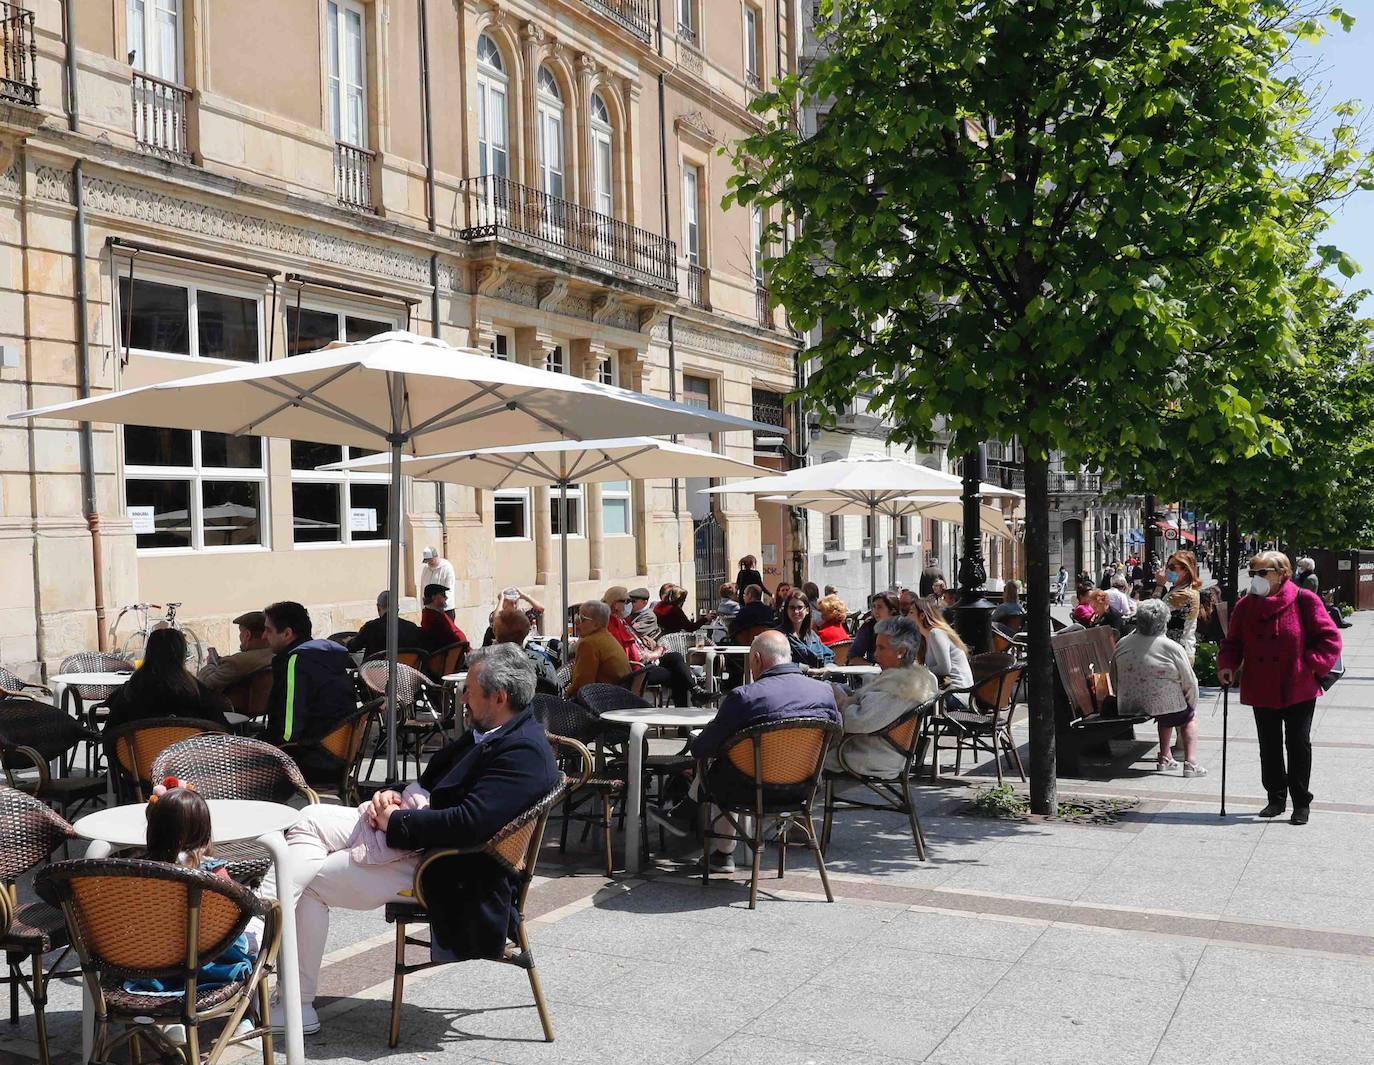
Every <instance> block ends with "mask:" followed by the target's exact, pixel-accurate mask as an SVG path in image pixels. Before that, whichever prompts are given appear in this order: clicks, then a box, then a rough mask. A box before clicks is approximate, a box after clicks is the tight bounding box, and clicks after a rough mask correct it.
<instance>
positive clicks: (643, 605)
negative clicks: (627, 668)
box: [625, 588, 663, 642]
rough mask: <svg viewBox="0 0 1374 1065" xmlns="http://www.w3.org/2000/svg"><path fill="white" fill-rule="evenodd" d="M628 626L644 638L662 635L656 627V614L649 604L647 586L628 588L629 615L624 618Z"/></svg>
mask: <svg viewBox="0 0 1374 1065" xmlns="http://www.w3.org/2000/svg"><path fill="white" fill-rule="evenodd" d="M625 620H626V621H627V622H628V623H629V625H630V628H632V629H634V630H635V632H637V633H639V635H641V636H643V637H644V638H645V639H648V640H654V641H655V642H657V640H658V638H659V637H660V636H662V635H663V632H662V630H660V629H659V627H658V615H657V614H655V613H654V611H653V608H652V607H650V606H649V589H648V588H631V589H630V616H629V617H627V618H626V619H625Z"/></svg>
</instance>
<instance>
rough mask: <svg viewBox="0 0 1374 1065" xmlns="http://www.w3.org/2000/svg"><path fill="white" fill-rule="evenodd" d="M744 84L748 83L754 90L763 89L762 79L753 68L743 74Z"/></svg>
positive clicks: (759, 90)
mask: <svg viewBox="0 0 1374 1065" xmlns="http://www.w3.org/2000/svg"><path fill="white" fill-rule="evenodd" d="M744 84H746V85H748V86H749V88H750V89H752V90H753V91H754V92H762V91H763V79H762V78H760V77H759V76H758V73H757V72H756V71H753V70H749V71H746V72H745V74H744Z"/></svg>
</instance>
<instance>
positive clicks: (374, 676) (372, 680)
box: [358, 658, 428, 708]
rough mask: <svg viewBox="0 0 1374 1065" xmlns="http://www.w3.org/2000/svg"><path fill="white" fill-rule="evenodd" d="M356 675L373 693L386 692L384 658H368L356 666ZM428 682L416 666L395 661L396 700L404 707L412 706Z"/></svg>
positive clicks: (385, 662) (381, 693) (385, 664)
mask: <svg viewBox="0 0 1374 1065" xmlns="http://www.w3.org/2000/svg"><path fill="white" fill-rule="evenodd" d="M358 676H359V677H360V678H362V682H363V683H364V684H365V685H367V689H368V691H370V692H372V693H373V694H374V695H385V694H386V677H387V661H386V659H385V658H369V659H368V660H367V661H366V662H364V663H363V664H362V665H360V666H359V667H358ZM427 685H428V682H427V681H426V680H425V675H424V674H423V673H421V672H420V670H419V668H418V667H417V666H411V665H406V664H405V663H403V662H401V661H399V660H398V661H397V663H396V701H397V702H398V703H399V704H400V705H401V706H402V707H406V708H413V707H414V706H415V702H416V700H417V699H419V697H420V695H421V693H422V692H424V691H425V689H426V687H427Z"/></svg>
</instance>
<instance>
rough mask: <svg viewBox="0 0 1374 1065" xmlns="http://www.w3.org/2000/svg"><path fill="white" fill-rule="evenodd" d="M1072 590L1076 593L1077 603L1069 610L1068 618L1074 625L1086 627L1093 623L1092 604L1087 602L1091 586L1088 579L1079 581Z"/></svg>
mask: <svg viewBox="0 0 1374 1065" xmlns="http://www.w3.org/2000/svg"><path fill="white" fill-rule="evenodd" d="M1074 590H1075V592H1076V593H1077V595H1078V604H1077V605H1076V606H1075V607H1074V608H1073V610H1072V611H1070V612H1069V620H1070V621H1071V622H1073V623H1074V624H1075V625H1082V626H1083V627H1084V628H1087V627H1088V626H1089V625H1091V624H1092V623H1093V605H1092V604H1091V603H1090V602H1088V596H1089V595H1091V594H1092V590H1093V586H1092V584H1091V583H1089V582H1088V581H1079V582H1078V584H1077V585H1075V588H1074Z"/></svg>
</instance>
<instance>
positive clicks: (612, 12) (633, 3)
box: [586, 0, 653, 42]
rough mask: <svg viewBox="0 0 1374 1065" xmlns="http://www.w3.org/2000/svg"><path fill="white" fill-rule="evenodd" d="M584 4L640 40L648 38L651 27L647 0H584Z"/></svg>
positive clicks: (651, 17) (651, 22)
mask: <svg viewBox="0 0 1374 1065" xmlns="http://www.w3.org/2000/svg"><path fill="white" fill-rule="evenodd" d="M586 4H587V6H588V7H590V8H595V9H596V10H597V11H600V12H601V13H602V14H603V15H605V16H606V17H607V18H608V19H610V20H611V21H612V22H614V23H616V24H617V25H620V26H623V27H625V29H627V30H629V31H630V32H631V33H633V34H634V35H635V36H636V37H638V38H639V39H640V40H642V41H646V42H647V41H648V40H649V38H650V33H651V31H652V29H653V16H652V15H651V14H650V12H649V0H586Z"/></svg>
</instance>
